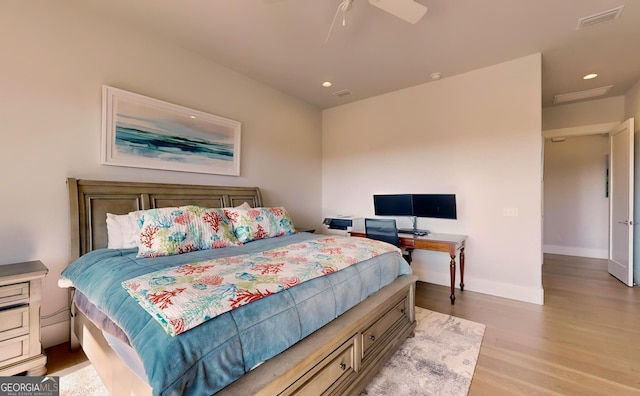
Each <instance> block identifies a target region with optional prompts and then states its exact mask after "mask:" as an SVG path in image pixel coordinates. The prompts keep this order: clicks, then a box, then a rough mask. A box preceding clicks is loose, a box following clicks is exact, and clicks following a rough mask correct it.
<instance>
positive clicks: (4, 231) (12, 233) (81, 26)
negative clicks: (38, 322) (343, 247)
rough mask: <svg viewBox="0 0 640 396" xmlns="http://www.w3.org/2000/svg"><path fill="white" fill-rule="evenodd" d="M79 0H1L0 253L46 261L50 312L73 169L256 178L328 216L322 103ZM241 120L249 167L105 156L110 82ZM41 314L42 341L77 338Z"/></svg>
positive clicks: (8, 259) (99, 175)
mask: <svg viewBox="0 0 640 396" xmlns="http://www.w3.org/2000/svg"><path fill="white" fill-rule="evenodd" d="M72 4H73V2H72V3H70V2H58V1H55V2H53V1H51V2H49V1H37V2H36V1H3V2H0V48H2V51H3V56H2V65H1V66H0V67H1V69H0V70H1V71H2V72H1V73H0V87H1V88H0V89H1V93H2V94H1V95H0V109H1V110H0V138H1V141H2V144H1V145H0V168H2V169H3V172H2V175H3V177H2V190H1V191H2V193H1V194H0V220H1V221H2V227H1V229H0V263H2V264H8V263H12V262H21V261H27V260H41V261H42V262H43V263H44V264H45V265H46V266H47V267H49V274H48V276H47V277H46V278H45V280H44V286H43V287H44V290H43V293H44V298H43V306H42V314H43V315H47V314H50V313H52V312H54V311H56V310H58V309H59V308H61V307H64V306H66V305H67V301H66V299H67V294H66V290H63V289H59V288H58V287H57V280H58V278H59V274H60V272H61V271H62V270H63V269H64V267H65V266H66V265H67V264H68V261H67V260H68V257H69V225H68V199H67V191H66V185H65V180H66V178H67V177H78V178H85V179H105V180H130V181H147V182H167V183H189V184H208V185H239V186H259V187H261V188H262V191H263V193H264V199H265V204H266V205H284V206H285V207H287V209H288V210H289V211H290V212H291V215H292V217H293V220H294V222H295V223H296V224H298V225H302V226H315V225H316V224H318V225H319V223H320V222H321V219H322V216H321V209H320V207H321V160H322V159H321V157H322V153H321V133H322V130H321V128H322V126H321V121H322V120H321V112H320V111H319V110H318V109H317V108H315V107H312V106H310V105H308V104H305V103H303V102H301V101H299V100H296V99H294V98H291V97H289V96H287V95H284V94H282V93H281V92H279V91H276V90H274V89H271V88H269V87H267V86H265V85H264V84H262V83H259V82H256V81H254V80H251V79H249V78H246V77H244V76H242V75H239V74H237V73H235V72H233V71H231V70H229V69H226V68H223V67H221V66H219V65H217V64H214V63H211V62H209V61H207V60H205V59H204V58H201V57H199V56H198V55H196V54H194V53H191V52H187V51H184V50H181V49H178V48H176V47H172V46H170V45H169V44H167V43H165V42H163V41H159V40H157V39H155V38H153V37H144V36H142V35H140V34H137V33H136V32H133V31H130V30H126V29H125V28H123V27H121V26H118V25H117V24H115V23H111V22H109V21H107V20H104V19H102V18H101V17H95V16H91V15H83V14H81V13H80V11H79V8H80V7H76V6H73V5H72ZM103 84H107V85H112V86H115V87H118V88H122V89H125V90H129V91H132V92H136V93H140V94H143V95H146V96H150V97H153V98H157V99H161V100H165V101H168V102H172V103H176V104H179V105H182V106H186V107H190V108H193V109H197V110H201V111H204V112H208V113H212V114H216V115H220V116H223V117H227V118H231V119H234V120H238V121H240V122H242V143H241V144H242V155H241V176H240V177H230V176H216V175H206V174H190V173H181V172H169V171H155V170H143V169H134V168H123V167H113V166H103V165H100V125H101V124H100V123H101V119H100V117H101V86H102V85H103ZM67 317H68V314H66V313H62V314H60V315H56V316H55V317H53V318H52V319H50V320H47V321H45V322H44V324H45V325H48V326H46V327H45V328H44V329H43V343H44V345H45V346H50V345H55V344H57V343H60V342H64V341H65V340H66V339H67V338H68V326H67V322H66V320H67V319H66V318H67Z"/></svg>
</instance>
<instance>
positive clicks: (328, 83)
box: [322, 81, 333, 88]
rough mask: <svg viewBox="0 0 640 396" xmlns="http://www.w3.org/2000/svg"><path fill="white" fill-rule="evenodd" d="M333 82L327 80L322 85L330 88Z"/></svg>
mask: <svg viewBox="0 0 640 396" xmlns="http://www.w3.org/2000/svg"><path fill="white" fill-rule="evenodd" d="M332 85H333V84H332V83H331V81H325V82H323V83H322V86H323V87H325V88H329V87H330V86H332Z"/></svg>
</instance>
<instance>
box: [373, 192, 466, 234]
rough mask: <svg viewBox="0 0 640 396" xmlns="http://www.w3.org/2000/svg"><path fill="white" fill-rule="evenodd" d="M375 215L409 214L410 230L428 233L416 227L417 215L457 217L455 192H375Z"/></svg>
mask: <svg viewBox="0 0 640 396" xmlns="http://www.w3.org/2000/svg"><path fill="white" fill-rule="evenodd" d="M373 207H374V211H375V214H376V216H411V217H412V223H413V224H412V225H413V228H412V229H401V230H399V232H412V233H414V234H417V235H423V234H426V233H428V231H426V230H418V229H417V221H416V220H417V218H418V217H430V218H438V219H457V210H456V195H455V194H376V195H374V196H373Z"/></svg>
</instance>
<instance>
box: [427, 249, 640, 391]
mask: <svg viewBox="0 0 640 396" xmlns="http://www.w3.org/2000/svg"><path fill="white" fill-rule="evenodd" d="M469 265H471V264H469ZM542 278H543V286H544V292H545V304H544V305H536V304H528V303H522V302H518V301H513V300H509V299H503V298H498V297H492V296H488V295H485V294H480V293H474V292H471V291H466V290H465V291H464V292H462V293H460V291H459V290H458V291H457V292H456V304H455V305H454V306H451V304H450V302H449V289H448V287H443V286H437V285H432V284H428V283H419V284H418V287H417V293H416V305H418V306H420V307H423V308H428V309H431V310H433V311H438V312H442V313H447V314H451V315H454V316H458V317H461V318H466V319H469V320H473V321H475V322H479V323H484V324H485V325H486V326H487V328H486V332H485V336H484V340H483V342H482V347H481V349H480V356H479V358H478V364H477V366H476V371H475V374H474V377H473V381H472V383H471V389H470V391H469V395H471V396H473V395H492V396H493V395H640V288H638V287H634V288H629V287H627V286H625V285H624V284H622V283H621V282H620V281H618V280H616V279H615V278H614V277H612V276H611V275H609V274H608V273H607V262H606V260H598V259H587V258H580V257H570V256H560V255H545V257H544V265H543V277H542Z"/></svg>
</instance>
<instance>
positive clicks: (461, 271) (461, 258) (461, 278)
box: [460, 248, 464, 291]
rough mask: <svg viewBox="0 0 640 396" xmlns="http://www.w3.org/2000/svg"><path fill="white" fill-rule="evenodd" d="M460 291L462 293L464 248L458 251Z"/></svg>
mask: <svg viewBox="0 0 640 396" xmlns="http://www.w3.org/2000/svg"><path fill="white" fill-rule="evenodd" d="M460 291H464V248H462V249H460Z"/></svg>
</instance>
